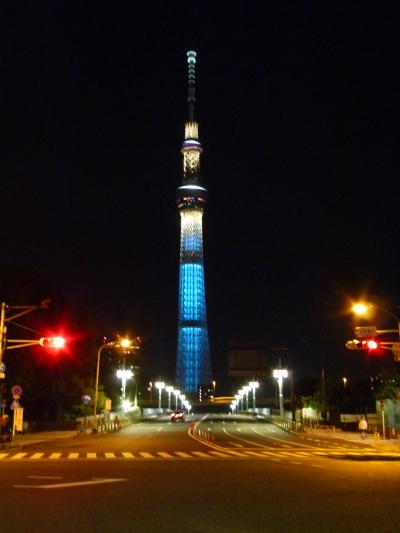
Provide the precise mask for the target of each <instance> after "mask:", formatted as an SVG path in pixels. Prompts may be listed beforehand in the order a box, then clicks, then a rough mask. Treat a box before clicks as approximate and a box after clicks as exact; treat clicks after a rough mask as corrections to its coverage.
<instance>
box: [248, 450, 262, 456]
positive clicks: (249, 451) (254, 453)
mask: <svg viewBox="0 0 400 533" xmlns="http://www.w3.org/2000/svg"><path fill="white" fill-rule="evenodd" d="M246 454H249V455H254V456H255V457H263V454H262V452H253V451H252V450H246Z"/></svg>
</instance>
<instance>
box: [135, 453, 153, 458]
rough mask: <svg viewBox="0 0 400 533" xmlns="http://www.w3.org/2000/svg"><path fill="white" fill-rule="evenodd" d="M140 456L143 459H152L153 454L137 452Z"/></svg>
mask: <svg viewBox="0 0 400 533" xmlns="http://www.w3.org/2000/svg"><path fill="white" fill-rule="evenodd" d="M139 453H140V455H141V456H142V457H144V458H145V459H154V455H152V454H151V453H148V452H139Z"/></svg>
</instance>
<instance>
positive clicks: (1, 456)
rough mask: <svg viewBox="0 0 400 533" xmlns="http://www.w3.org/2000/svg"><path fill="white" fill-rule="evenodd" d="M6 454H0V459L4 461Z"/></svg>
mask: <svg viewBox="0 0 400 533" xmlns="http://www.w3.org/2000/svg"><path fill="white" fill-rule="evenodd" d="M7 455H8V453H0V459H4V458H5V457H7Z"/></svg>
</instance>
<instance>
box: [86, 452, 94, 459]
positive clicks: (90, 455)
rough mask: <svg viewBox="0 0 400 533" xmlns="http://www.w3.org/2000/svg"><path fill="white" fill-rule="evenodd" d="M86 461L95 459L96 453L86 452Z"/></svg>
mask: <svg viewBox="0 0 400 533" xmlns="http://www.w3.org/2000/svg"><path fill="white" fill-rule="evenodd" d="M86 459H97V453H96V452H87V454H86Z"/></svg>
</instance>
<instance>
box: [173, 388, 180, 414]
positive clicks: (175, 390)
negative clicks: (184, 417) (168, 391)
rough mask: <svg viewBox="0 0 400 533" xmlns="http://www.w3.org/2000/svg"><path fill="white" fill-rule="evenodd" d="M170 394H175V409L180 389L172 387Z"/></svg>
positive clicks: (176, 408)
mask: <svg viewBox="0 0 400 533" xmlns="http://www.w3.org/2000/svg"><path fill="white" fill-rule="evenodd" d="M172 394H173V395H174V396H175V411H177V410H178V398H179V396H180V394H181V391H180V390H178V389H174V390H173V391H172Z"/></svg>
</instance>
